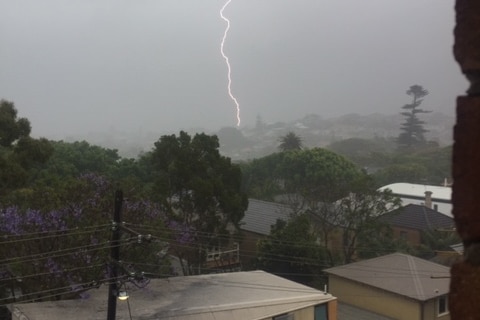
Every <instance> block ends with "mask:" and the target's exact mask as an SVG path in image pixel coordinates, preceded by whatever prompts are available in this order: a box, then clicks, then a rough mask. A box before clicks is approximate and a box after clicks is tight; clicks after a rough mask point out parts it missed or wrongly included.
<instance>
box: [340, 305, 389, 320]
mask: <svg viewBox="0 0 480 320" xmlns="http://www.w3.org/2000/svg"><path fill="white" fill-rule="evenodd" d="M338 320H394V319H393V318H390V317H385V316H382V315H380V314H377V313H374V312H371V311H368V310H365V309H361V308H358V307H355V306H352V305H350V304H346V303H342V302H340V303H339V304H338Z"/></svg>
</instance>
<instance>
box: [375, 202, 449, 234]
mask: <svg viewBox="0 0 480 320" xmlns="http://www.w3.org/2000/svg"><path fill="white" fill-rule="evenodd" d="M380 219H381V220H382V221H383V222H386V223H388V224H391V225H394V226H397V227H403V228H409V229H416V230H435V229H453V228H454V227H455V222H454V220H453V218H451V217H449V216H446V215H445V214H443V213H440V212H438V211H435V210H433V209H430V208H427V207H425V206H422V205H418V204H408V205H406V206H404V207H401V208H398V209H396V210H393V211H390V212H387V213H385V214H384V215H382V217H381V218H380Z"/></svg>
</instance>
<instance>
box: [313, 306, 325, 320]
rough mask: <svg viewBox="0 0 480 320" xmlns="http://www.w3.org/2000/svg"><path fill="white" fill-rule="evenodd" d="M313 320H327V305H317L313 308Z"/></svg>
mask: <svg viewBox="0 0 480 320" xmlns="http://www.w3.org/2000/svg"><path fill="white" fill-rule="evenodd" d="M314 319H315V320H328V314H327V304H326V303H325V304H319V305H316V306H315V318H314Z"/></svg>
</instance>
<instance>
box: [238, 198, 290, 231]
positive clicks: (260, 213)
mask: <svg viewBox="0 0 480 320" xmlns="http://www.w3.org/2000/svg"><path fill="white" fill-rule="evenodd" d="M291 214H292V209H291V208H290V207H289V206H287V205H284V204H280V203H275V202H268V201H262V200H257V199H248V208H247V210H246V211H245V215H244V217H243V219H242V221H241V226H240V228H241V229H243V230H246V231H251V232H255V233H258V234H262V235H269V234H270V229H271V226H272V225H274V224H275V223H276V222H277V220H278V219H281V220H284V221H288V220H289V219H290V215H291Z"/></svg>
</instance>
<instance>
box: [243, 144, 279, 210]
mask: <svg viewBox="0 0 480 320" xmlns="http://www.w3.org/2000/svg"><path fill="white" fill-rule="evenodd" d="M285 155H286V153H283V152H280V153H272V154H270V155H268V156H265V157H262V158H259V159H253V160H251V161H250V162H247V163H244V164H242V174H243V180H242V184H243V190H245V192H247V193H248V195H249V197H252V198H255V199H262V200H266V201H273V199H274V198H275V196H276V195H279V194H281V193H282V192H283V191H282V183H281V182H282V180H283V175H282V173H281V171H280V166H281V164H282V162H283V159H284V157H285Z"/></svg>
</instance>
